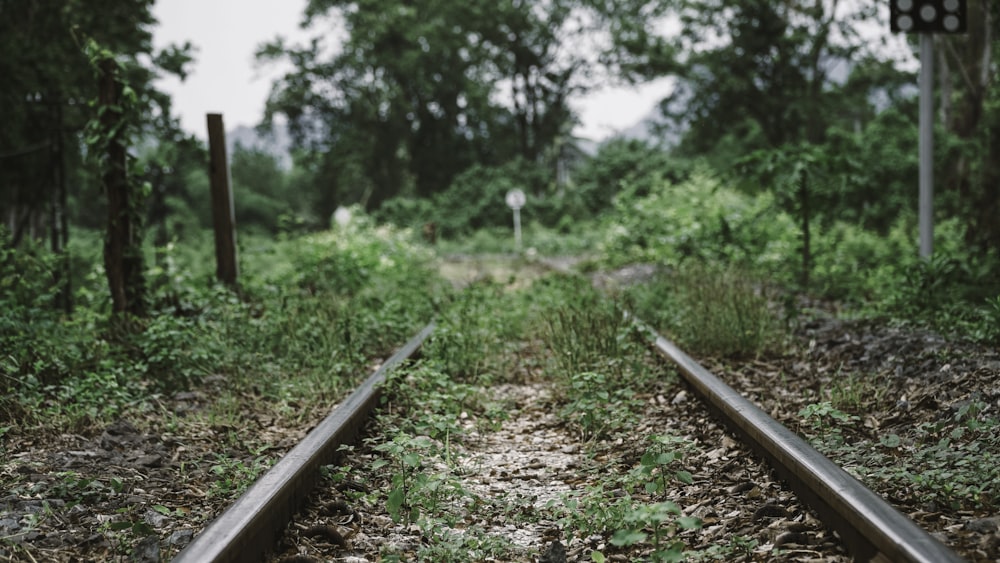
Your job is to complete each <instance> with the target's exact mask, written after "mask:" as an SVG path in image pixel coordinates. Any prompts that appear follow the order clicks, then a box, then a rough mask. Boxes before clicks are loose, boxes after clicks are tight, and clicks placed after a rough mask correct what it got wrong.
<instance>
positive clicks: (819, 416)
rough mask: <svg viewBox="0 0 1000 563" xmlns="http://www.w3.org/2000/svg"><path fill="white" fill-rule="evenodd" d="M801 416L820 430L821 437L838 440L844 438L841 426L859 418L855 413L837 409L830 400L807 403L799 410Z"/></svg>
mask: <svg viewBox="0 0 1000 563" xmlns="http://www.w3.org/2000/svg"><path fill="white" fill-rule="evenodd" d="M799 416H801V417H802V418H803V419H804V420H805V421H806V423H807V424H809V425H810V426H811V427H812V428H813V429H814V430H815V431H817V432H819V435H820V438H821V439H827V438H830V439H833V440H835V441H837V442H840V441H842V440H843V438H842V436H841V426H842V425H846V424H850V423H851V422H853V421H855V420H857V419H858V417H856V416H854V415H850V414H847V413H845V412H843V411H841V410H839V409H837V408H836V407H834V406H833V404H832V403H830V401H823V402H819V403H811V404H809V405H806V406H805V407H803V408H802V410H800V411H799Z"/></svg>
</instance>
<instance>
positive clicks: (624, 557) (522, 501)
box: [271, 381, 851, 563]
mask: <svg viewBox="0 0 1000 563" xmlns="http://www.w3.org/2000/svg"><path fill="white" fill-rule="evenodd" d="M664 391H666V392H669V393H671V395H670V396H667V395H663V394H657V395H654V396H648V397H642V399H643V401H644V404H645V406H646V408H645V411H644V413H643V414H642V415H640V419H641V420H642V423H641V424H640V427H639V429H638V431H637V432H636V433H635V435H633V436H631V437H630V438H629V439H628V440H625V439H618V440H616V441H613V442H610V443H596V444H595V443H590V444H581V442H580V441H579V439H578V437H577V436H575V435H574V434H573V432H572V430H571V429H570V428H569V426H568V425H567V424H566V423H565V422H564V421H563V420H561V419H560V418H559V417H558V416H556V415H555V414H554V408H553V405H552V403H551V399H550V396H549V393H550V388H549V387H548V385H547V384H545V383H542V382H538V381H535V382H531V383H523V384H505V385H500V386H497V387H494V388H491V389H490V393H491V395H492V396H493V397H495V398H498V399H502V400H504V401H507V402H510V405H511V406H510V410H509V415H510V418H509V419H508V420H507V421H505V422H504V423H503V424H502V426H501V427H500V428H499V429H497V430H495V431H488V430H487V431H483V430H481V429H480V428H481V426H482V425H479V424H477V423H476V421H474V420H471V419H470V420H467V421H466V422H465V427H466V430H467V434H466V436H465V437H464V438H462V440H461V445H460V446H458V445H453V448H454V452H455V453H454V455H455V457H456V458H457V459H459V460H460V461H459V462H457V463H456V464H455V465H454V466H453V467H448V466H446V465H444V464H437V465H436V466H435V467H434V470H435V471H445V472H451V474H452V475H453V476H454V477H455V478H457V479H460V480H461V482H462V486H463V488H465V489H466V490H467V491H469V492H470V493H472V495H474V496H475V497H477V498H478V500H476V501H473V502H472V503H471V505H470V506H469V507H468V508H467V509H466V510H465V511H464V512H463V518H462V519H461V521H460V522H457V523H456V525H455V527H454V529H455V530H456V531H460V530H466V529H468V530H476V532H477V533H479V534H481V535H486V536H492V537H494V538H496V539H497V540H498V542H499V544H500V545H502V546H506V548H507V549H508V550H509V552H508V553H509V554H510V556H509V557H507V558H499V557H492V556H488V557H485V558H483V559H482V560H484V561H549V559H544V558H542V556H543V554H544V553H545V552H546V550H548V549H550V547H551V545H552V542H553V541H560V543H562V544H564V545H565V548H566V559H565V560H566V561H591V559H590V553H591V551H592V550H600V551H602V552H603V553H605V555H608V559H609V560H610V561H634V560H636V558H637V557H638V558H641V557H642V554H641V553H636V552H629V551H626V550H618V549H616V548H615V547H614V546H610V545H607V544H606V538H603V537H601V536H591V537H574V538H571V539H570V538H567V537H566V535H565V533H564V532H565V531H566V530H563V529H561V528H560V523H559V521H558V520H557V514H556V512H555V511H553V510H550V509H548V508H547V507H546V506H547V504H548V503H549V502H550V501H551V502H552V503H554V504H555V505H558V506H561V505H562V499H563V498H567V497H573V496H577V497H583V496H585V495H583V493H584V492H585V491H586V490H587V488H588V487H591V486H595V485H596V484H598V483H600V482H602V480H603V479H604V478H605V477H606V476H607V475H608V474H611V473H618V474H624V473H627V472H628V471H630V470H632V469H634V468H635V467H636V466H637V465H639V459H640V458H641V456H642V454H643V453H644V451H645V449H646V447H647V445H648V443H649V441H648V440H647V439H645V438H646V437H648V436H652V435H671V436H676V437H680V438H683V439H684V440H685V442H686V443H687V446H686V448H685V449H684V452H685V455H684V458H683V462H682V466H683V468H684V469H686V470H688V471H690V472H691V473H692V474H693V476H694V483H693V484H691V485H683V484H679V483H677V484H675V485H674V486H673V487H672V489H671V490H670V491H668V493H667V494H666V495H665V498H667V499H669V500H672V501H673V502H676V503H677V504H678V505H679V506H681V507H682V508H683V509H684V510H685V514H687V515H690V516H695V517H698V518H701V519H702V520H703V522H704V528H703V529H702V530H696V531H686V532H683V533H682V534H681V536H680V537H681V538H682V539H683V540H684V541H685V543H686V544H687V546H688V548H689V549H692V550H703V551H706V553H709V552H708V551H707V550H710V549H712V548H713V547H712V546H715V549H720V548H728V547H729V546H732V545H734V544H736V543H738V542H740V541H743V542H749V541H750V540H753V541H754V542H755V544H756V545H754V546H751V547H749V548H748V549H747V553H745V555H744V556H743V560H746V561H764V560H767V561H826V562H837V561H850V560H851V559H850V557H848V556H847V555H845V553H844V552H843V551H842V549H841V547H840V545H839V542H838V540H837V539H836V538H835V537H833V536H831V535H830V534H829V532H827V531H826V530H825V529H824V528H823V526H822V524H821V523H820V522H818V521H817V520H816V519H815V518H814V517H813V516H812V515H811V514H810V513H809V512H808V511H807V510H806V509H805V508H804V507H803V506H802V505H801V504H800V503H799V502H798V500H797V499H796V498H795V497H794V495H793V494H792V493H791V492H789V491H788V490H786V489H784V488H783V487H782V485H781V484H780V483H778V482H776V481H774V479H773V478H772V477H771V476H770V474H769V472H768V470H767V468H765V467H763V466H761V465H760V464H759V463H757V462H756V461H755V460H754V459H753V458H752V457H751V455H750V453H749V452H748V451H747V450H746V449H745V448H744V447H743V446H742V445H741V444H739V443H737V442H736V441H735V440H734V439H732V438H731V437H730V436H729V435H728V434H727V433H726V432H725V431H724V430H723V429H722V428H721V427H719V425H718V424H717V423H716V422H715V421H714V420H712V419H711V418H710V416H709V415H708V413H707V412H706V411H705V409H704V408H703V407H702V406H701V404H700V403H699V402H698V401H696V400H694V399H692V398H690V396H689V395H688V392H687V391H685V390H684V389H683V388H682V386H681V385H680V384H676V383H675V384H671V385H670V386H669V387H665V388H664ZM376 457H377V455H376V454H375V453H374V452H372V451H371V449H370V448H365V449H361V450H359V451H357V452H355V454H354V455H351V456H349V457H348V458H347V460H346V461H345V464H346V465H347V466H350V467H351V470H350V473H352V474H356V475H362V474H364V475H373V473H372V472H366V468H367V467H370V466H371V464H372V462H373V461H374V459H375V458H376ZM364 486H365V489H366V490H373V489H377V488H380V487H381V488H384V489H388V488H389V487H390V486H391V485H390V483H389V482H387V481H384V480H382V481H380V480H377V479H373V480H371V481H366V482H365V483H364ZM356 489H357V487H356V486H355V485H353V484H352V485H350V486H345V485H344V484H343V483H341V484H337V483H335V482H333V481H327V482H326V483H324V484H323V485H322V486H321V487H320V488H319V489H318V491H317V494H316V495H315V496H314V497H313V498H311V499H310V501H309V503H308V508H307V509H306V510H305V511H304V512H303V513H301V514H300V515H299V516H297V517H296V519H295V521H294V522H293V523H292V524H291V525H290V526H289V528H288V530H287V531H286V535H285V537H284V539H283V540H282V547H281V551H280V553H278V554H277V555H276V556H275V557H274V558H273V559H271V561H279V562H283V563H308V562H318V561H343V562H352V563H361V562H364V561H380V560H385V559H384V558H385V557H386V556H387V555H388V554H393V555H396V556H399V557H401V558H402V560H414V559H416V560H421V559H420V558H419V557H417V555H416V553H417V550H418V549H419V548H420V546H422V545H423V544H424V543H425V541H426V534H425V533H424V531H422V530H420V529H419V527H417V526H415V525H411V524H406V523H396V522H393V520H392V519H391V518H390V517H389V516H388V514H386V512H385V509H384V507H382V506H379V505H373V504H369V503H367V502H361V501H359V502H355V501H351V500H350V499H349V497H350V496H351V492H352V491H354V490H356ZM620 494H624V491H622V492H621V493H620ZM640 500H644V499H637V502H638V501H640ZM649 500H655V499H649ZM330 507H337V508H336V509H334V510H331V508H330ZM580 510H581V511H582V510H583V507H582V506H581V507H580ZM345 514H349V515H350V516H349V517H348V518H346V519H345V517H344V516H345ZM329 527H333V528H334V529H335V530H337V534H336V535H332V536H331V535H330V534H328V533H319V532H320V531H322V530H325V529H328V528H329ZM331 538H332V539H331ZM748 545H749V544H748ZM728 553H730V557H731V556H732V552H728ZM647 555H648V554H647ZM706 559H707V560H712V559H711V558H706ZM457 560H462V559H457ZM468 560H470V561H475V560H480V559H468Z"/></svg>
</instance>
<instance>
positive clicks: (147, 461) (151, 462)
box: [135, 454, 163, 467]
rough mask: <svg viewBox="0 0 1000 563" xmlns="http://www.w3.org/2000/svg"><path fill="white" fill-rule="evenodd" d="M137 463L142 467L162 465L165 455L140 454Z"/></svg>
mask: <svg viewBox="0 0 1000 563" xmlns="http://www.w3.org/2000/svg"><path fill="white" fill-rule="evenodd" d="M135 464H136V465H141V466H142V467H160V466H161V465H162V464H163V456H161V455H159V454H150V455H144V456H139V457H138V458H136V460H135Z"/></svg>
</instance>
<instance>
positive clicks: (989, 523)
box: [965, 518, 1000, 534]
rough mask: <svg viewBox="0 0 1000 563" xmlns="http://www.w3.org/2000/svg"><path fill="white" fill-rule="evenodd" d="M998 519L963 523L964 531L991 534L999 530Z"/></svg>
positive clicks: (999, 523) (977, 519)
mask: <svg viewBox="0 0 1000 563" xmlns="http://www.w3.org/2000/svg"><path fill="white" fill-rule="evenodd" d="M998 520H1000V519H998V518H976V519H975V520H969V521H968V522H966V523H965V529H966V530H968V531H970V532H975V533H977V534H991V533H993V532H995V531H997V529H998V528H1000V522H998Z"/></svg>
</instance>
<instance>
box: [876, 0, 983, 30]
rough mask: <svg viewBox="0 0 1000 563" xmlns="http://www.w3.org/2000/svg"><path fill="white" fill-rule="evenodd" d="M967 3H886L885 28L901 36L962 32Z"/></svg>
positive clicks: (941, 0) (930, 0)
mask: <svg viewBox="0 0 1000 563" xmlns="http://www.w3.org/2000/svg"><path fill="white" fill-rule="evenodd" d="M966 2H967V0H889V28H890V29H892V31H894V32H903V33H965V29H966V11H967V10H966Z"/></svg>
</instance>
